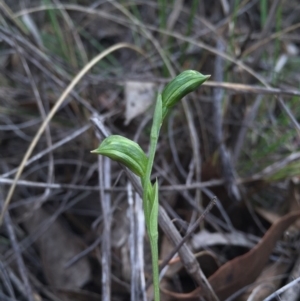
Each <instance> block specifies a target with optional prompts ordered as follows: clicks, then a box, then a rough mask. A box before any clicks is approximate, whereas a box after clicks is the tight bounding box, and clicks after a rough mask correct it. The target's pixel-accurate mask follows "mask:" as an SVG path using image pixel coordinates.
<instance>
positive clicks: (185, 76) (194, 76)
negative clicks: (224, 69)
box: [162, 70, 210, 118]
mask: <svg viewBox="0 0 300 301" xmlns="http://www.w3.org/2000/svg"><path fill="white" fill-rule="evenodd" d="M209 77H210V75H203V74H201V73H200V72H198V71H195V70H186V71H183V72H182V73H180V74H179V75H177V76H176V77H175V78H174V79H173V80H172V81H171V82H169V83H168V84H167V86H166V87H165V88H164V90H163V92H162V108H163V118H165V117H166V115H167V113H168V110H169V109H170V108H172V107H173V106H174V105H175V104H176V103H177V102H178V101H179V100H180V99H182V98H183V97H184V96H185V95H187V94H188V93H190V92H192V91H194V90H195V89H196V88H197V87H199V86H200V85H201V84H203V83H204V82H205V81H206V80H207V79H208V78H209Z"/></svg>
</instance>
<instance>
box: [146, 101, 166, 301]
mask: <svg viewBox="0 0 300 301" xmlns="http://www.w3.org/2000/svg"><path fill="white" fill-rule="evenodd" d="M161 124H162V101H161V95H158V97H157V102H156V106H155V111H154V117H153V123H152V128H151V138H150V148H149V155H148V164H147V168H146V173H145V176H144V177H143V180H142V184H143V204H144V212H145V220H146V224H147V231H148V235H149V239H150V246H151V256H152V273H153V286H154V300H155V301H159V300H160V294H159V268H158V232H157V216H158V188H157V183H156V184H155V185H154V187H152V185H151V179H150V177H151V171H152V167H153V162H154V157H155V152H156V146H157V141H158V136H159V131H160V127H161ZM153 188H154V189H153Z"/></svg>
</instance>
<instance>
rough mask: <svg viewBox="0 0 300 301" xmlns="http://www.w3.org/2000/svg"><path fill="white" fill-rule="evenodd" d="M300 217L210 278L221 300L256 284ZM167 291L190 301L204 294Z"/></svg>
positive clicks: (292, 216) (284, 221) (279, 225)
mask: <svg viewBox="0 0 300 301" xmlns="http://www.w3.org/2000/svg"><path fill="white" fill-rule="evenodd" d="M299 217H300V211H297V212H293V213H289V214H286V215H285V216H283V217H282V218H280V219H279V220H278V221H276V222H275V223H274V224H273V225H272V226H271V227H270V228H269V230H268V231H267V232H266V234H265V235H264V236H263V238H262V239H261V241H260V242H259V243H258V244H257V245H256V246H255V247H254V248H253V249H251V250H250V251H249V252H247V253H246V254H244V255H242V256H238V257H236V258H234V259H233V260H231V261H228V262H227V263H226V264H224V265H223V266H221V267H220V268H219V269H218V270H217V271H216V272H215V273H214V274H213V275H212V276H211V277H209V278H208V280H209V282H210V284H211V286H212V288H213V289H214V291H215V293H216V294H217V296H218V297H219V298H220V300H225V299H226V298H227V297H229V296H231V295H232V294H233V293H235V292H236V291H238V290H239V289H241V288H243V287H245V286H246V285H248V284H251V283H253V281H255V279H256V278H257V277H258V275H259V274H260V273H261V271H262V270H263V268H264V267H265V265H266V263H267V262H268V260H269V256H270V254H271V252H272V250H273V248H274V247H275V244H276V242H277V240H278V239H279V238H280V237H281V236H282V234H283V232H284V231H285V230H286V229H287V228H288V227H289V226H290V225H291V224H292V223H293V222H295V221H296V220H297V219H298V218H299ZM164 292H165V293H167V294H169V295H170V296H173V297H174V298H175V299H177V300H190V301H193V300H199V297H200V296H201V294H202V291H201V288H197V289H195V290H194V291H192V292H190V293H187V294H178V293H174V292H170V291H165V290H164Z"/></svg>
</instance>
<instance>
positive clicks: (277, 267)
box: [239, 260, 290, 301]
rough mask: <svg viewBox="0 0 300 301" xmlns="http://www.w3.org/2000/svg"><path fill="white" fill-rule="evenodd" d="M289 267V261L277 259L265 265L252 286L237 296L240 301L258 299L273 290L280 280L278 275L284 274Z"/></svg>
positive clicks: (277, 286) (257, 300) (276, 287)
mask: <svg viewBox="0 0 300 301" xmlns="http://www.w3.org/2000/svg"><path fill="white" fill-rule="evenodd" d="M289 267H290V264H289V263H286V262H282V261H280V260H279V261H277V262H275V263H271V264H269V265H267V266H266V267H265V268H264V270H263V271H262V273H261V274H260V275H259V277H258V278H257V279H256V281H255V283H254V284H253V286H251V287H250V288H249V289H247V291H246V292H245V293H244V294H243V295H242V296H241V297H240V298H239V300H240V301H260V300H264V299H265V298H266V297H268V296H269V295H270V294H272V293H273V292H275V291H276V290H277V289H278V288H279V285H280V284H281V282H282V277H278V276H280V275H285V273H286V271H287V270H288V268H289Z"/></svg>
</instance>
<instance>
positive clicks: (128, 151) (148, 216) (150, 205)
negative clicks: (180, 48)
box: [92, 70, 210, 301]
mask: <svg viewBox="0 0 300 301" xmlns="http://www.w3.org/2000/svg"><path fill="white" fill-rule="evenodd" d="M209 77H210V75H203V74H201V73H199V72H197V71H194V70H186V71H184V72H182V73H180V74H179V75H178V76H177V77H175V78H174V79H173V80H172V81H171V82H170V83H169V84H168V85H167V86H166V87H165V88H164V90H163V92H162V93H161V94H158V96H157V100H156V105H155V110H154V116H153V123H152V128H151V134H150V148H149V154H148V156H147V155H146V154H145V152H144V151H143V150H142V148H141V147H140V146H139V145H138V144H137V143H136V142H134V141H132V140H130V139H127V138H125V137H123V136H119V135H111V136H109V137H107V138H106V139H104V140H103V141H102V143H101V144H100V145H99V147H98V148H97V149H95V150H93V151H92V153H96V154H99V155H103V156H107V157H109V158H111V159H112V160H115V161H117V162H120V163H122V164H123V165H125V166H126V167H127V168H129V169H130V170H131V171H132V172H133V173H135V174H136V175H137V176H138V177H140V179H141V184H142V187H143V207H144V214H145V222H146V227H147V232H148V236H149V240H150V246H151V254H152V270H153V285H154V300H155V301H159V300H160V294H159V267H158V207H159V197H158V182H157V180H156V181H155V183H154V184H153V185H152V183H151V181H150V179H151V171H152V167H153V162H154V157H155V152H156V146H157V142H158V137H159V132H160V128H161V125H162V123H163V120H164V119H165V117H166V116H167V114H168V112H169V111H170V109H172V107H174V106H175V104H176V103H177V102H178V101H180V100H181V99H182V98H183V97H184V96H186V95H187V94H188V93H190V92H192V91H194V90H195V89H196V88H197V87H199V86H200V85H201V84H203V83H204V82H205V81H206V80H207V79H208V78H209Z"/></svg>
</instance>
